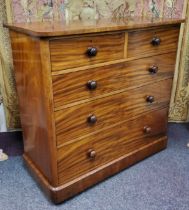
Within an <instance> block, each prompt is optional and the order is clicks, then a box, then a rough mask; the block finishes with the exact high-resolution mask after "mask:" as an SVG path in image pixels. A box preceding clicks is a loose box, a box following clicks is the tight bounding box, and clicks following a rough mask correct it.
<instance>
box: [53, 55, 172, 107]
mask: <svg viewBox="0 0 189 210" xmlns="http://www.w3.org/2000/svg"><path fill="white" fill-rule="evenodd" d="M165 56H166V60H164V58H165ZM175 58H176V53H169V54H166V55H160V56H154V57H148V58H144V59H139V60H134V61H130V62H123V63H119V64H114V65H109V66H103V67H101V68H100V67H99V68H94V69H89V70H85V71H77V72H73V73H67V74H62V75H59V76H53V77H52V80H53V94H54V103H55V107H60V106H64V105H65V104H69V103H73V102H76V101H80V100H84V99H94V98H96V97H98V96H103V95H104V94H107V93H111V92H114V91H117V90H123V89H127V88H132V87H133V88H134V87H135V88H136V87H138V86H142V85H146V84H148V83H154V82H157V81H159V80H162V79H167V78H171V77H173V74H174V68H175ZM162 60H163V62H162ZM153 65H155V66H158V68H159V70H158V73H157V74H150V73H149V68H150V67H151V66H153ZM90 80H94V81H96V82H97V88H96V89H95V90H92V91H91V90H89V89H88V88H87V86H86V84H87V82H88V81H90Z"/></svg>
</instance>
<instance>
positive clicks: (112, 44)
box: [50, 33, 125, 71]
mask: <svg viewBox="0 0 189 210" xmlns="http://www.w3.org/2000/svg"><path fill="white" fill-rule="evenodd" d="M124 43H125V33H115V34H109V35H108V34H107V35H96V36H81V37H77V38H62V39H54V40H51V41H50V53H51V62H52V71H59V70H63V69H68V68H74V67H80V66H85V65H91V64H96V63H102V62H107V61H112V60H116V59H122V58H123V56H124ZM96 53H97V54H96ZM95 54H96V55H95Z"/></svg>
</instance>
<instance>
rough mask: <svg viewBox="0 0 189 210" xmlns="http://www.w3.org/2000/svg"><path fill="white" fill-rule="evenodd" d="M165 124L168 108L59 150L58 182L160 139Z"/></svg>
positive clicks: (77, 175)
mask: <svg viewBox="0 0 189 210" xmlns="http://www.w3.org/2000/svg"><path fill="white" fill-rule="evenodd" d="M166 127H167V109H162V110H159V111H155V112H152V113H148V114H146V115H144V116H142V117H140V118H138V119H136V120H131V121H129V122H126V123H121V124H119V125H117V126H115V127H113V128H111V129H107V130H105V131H104V132H101V133H98V134H95V135H92V136H90V137H87V138H85V139H83V140H82V141H77V142H74V143H72V144H68V145H66V146H64V147H62V148H60V149H58V174H59V184H64V183H66V182H68V181H71V180H73V179H75V178H78V177H79V176H81V175H84V174H86V173H87V172H90V171H92V170H94V169H96V168H98V167H100V166H102V165H104V164H106V163H108V162H110V161H112V160H115V159H116V158H119V157H121V156H123V155H126V154H128V153H130V152H134V151H136V150H138V149H140V148H141V147H142V146H145V145H147V144H149V143H151V142H153V141H154V140H157V139H158V137H160V136H163V135H165V133H166Z"/></svg>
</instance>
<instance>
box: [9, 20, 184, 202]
mask: <svg viewBox="0 0 189 210" xmlns="http://www.w3.org/2000/svg"><path fill="white" fill-rule="evenodd" d="M181 22H183V20H178V19H155V20H153V19H152V20H150V19H144V18H143V19H140V18H138V19H120V20H98V21H93V22H82V21H75V22H71V23H69V24H68V23H58V22H54V23H27V24H16V25H6V26H7V27H8V28H9V29H10V36H11V43H12V52H13V61H14V68H15V76H16V84H17V91H18V97H19V106H20V115H21V123H22V128H23V135H24V150H25V152H24V159H25V161H26V163H27V165H28V168H29V169H30V170H31V172H32V173H33V175H34V176H35V177H36V179H37V180H38V181H39V183H40V185H41V186H42V188H43V189H44V190H45V192H46V193H47V194H48V195H49V196H50V197H51V199H52V200H53V201H54V202H56V203H59V202H61V201H64V200H66V199H68V198H70V197H71V196H73V195H75V194H77V193H79V192H81V191H83V190H85V189H86V188H88V187H90V186H92V185H94V184H96V183H98V182H99V181H102V180H104V179H105V178H107V177H109V176H111V175H113V174H115V173H117V172H119V171H121V170H123V169H125V168H126V167H129V166H130V165H132V164H134V163H136V162H138V161H140V160H142V159H144V158H146V157H148V156H150V155H152V154H154V153H156V152H158V151H160V150H162V149H164V148H166V145H167V136H166V131H167V114H168V108H169V101H170V95H171V87H172V80H173V75H174V68H175V60H176V52H177V45H178V38H179V29H180V24H181Z"/></svg>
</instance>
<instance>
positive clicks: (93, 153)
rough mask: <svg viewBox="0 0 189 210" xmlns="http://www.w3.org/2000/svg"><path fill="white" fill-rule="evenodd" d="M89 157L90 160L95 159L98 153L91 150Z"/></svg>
mask: <svg viewBox="0 0 189 210" xmlns="http://www.w3.org/2000/svg"><path fill="white" fill-rule="evenodd" d="M88 157H89V158H90V159H95V157H96V151H95V150H93V149H90V150H89V151H88Z"/></svg>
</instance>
